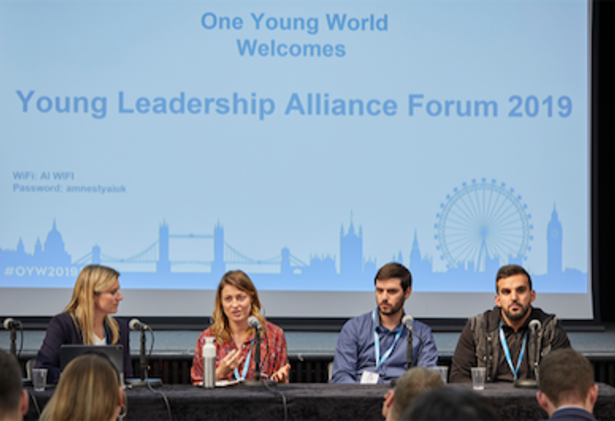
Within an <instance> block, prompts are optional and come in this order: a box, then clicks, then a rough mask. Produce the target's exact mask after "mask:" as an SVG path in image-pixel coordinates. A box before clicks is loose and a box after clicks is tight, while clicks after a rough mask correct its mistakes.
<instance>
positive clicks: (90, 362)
mask: <svg viewBox="0 0 615 421" xmlns="http://www.w3.org/2000/svg"><path fill="white" fill-rule="evenodd" d="M118 377H119V376H118V373H117V371H116V370H115V367H113V364H112V363H111V361H109V359H108V358H107V357H106V356H104V355H100V354H94V353H92V354H84V355H81V356H79V357H77V358H75V359H74V360H72V361H71V362H70V363H69V364H68V365H67V366H66V368H65V369H64V371H63V372H62V375H61V376H60V382H59V383H58V386H57V387H56V390H55V393H54V394H53V397H52V398H51V400H50V401H49V403H48V404H47V406H46V407H45V410H44V411H43V413H42V415H41V418H40V419H41V421H111V420H115V419H116V418H117V417H118V415H119V413H120V410H121V408H122V404H123V402H124V396H123V392H122V388H121V386H120V382H119V379H118Z"/></svg>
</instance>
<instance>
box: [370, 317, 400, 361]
mask: <svg viewBox="0 0 615 421" xmlns="http://www.w3.org/2000/svg"><path fill="white" fill-rule="evenodd" d="M372 320H373V321H374V325H375V324H376V309H374V312H373V313H372ZM402 332H403V329H402V330H400V331H399V332H397V335H395V340H394V341H393V344H392V345H391V346H390V347H389V349H387V351H386V352H385V353H384V355H383V356H382V359H380V338H379V337H378V331H377V329H376V326H374V353H375V354H376V370H378V368H380V366H381V365H382V363H384V362H385V361H386V360H387V358H389V356H390V355H391V352H393V348H395V344H396V343H397V341H398V340H399V338H400V337H401V333H402Z"/></svg>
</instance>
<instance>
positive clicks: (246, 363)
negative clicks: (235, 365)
mask: <svg viewBox="0 0 615 421" xmlns="http://www.w3.org/2000/svg"><path fill="white" fill-rule="evenodd" d="M253 346H254V339H252V341H251V342H250V352H248V356H247V357H246V360H245V361H244V363H243V370H242V373H241V377H239V370H237V369H235V371H234V373H235V378H236V379H237V380H245V379H246V375H247V374H248V368H249V367H250V357H252V347H253Z"/></svg>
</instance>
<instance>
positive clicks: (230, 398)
mask: <svg viewBox="0 0 615 421" xmlns="http://www.w3.org/2000/svg"><path fill="white" fill-rule="evenodd" d="M447 387H461V388H471V387H472V386H471V385H469V384H454V385H448V386H447ZM389 389H390V386H388V385H335V384H319V383H311V384H310V383H296V384H282V385H257V386H246V385H235V386H228V387H225V388H216V389H202V388H199V387H194V386H190V385H163V386H161V387H157V388H153V389H151V390H150V389H149V388H146V387H140V388H133V389H129V390H127V391H126V395H127V398H128V414H127V416H126V418H125V419H126V420H151V421H158V420H160V421H164V420H175V421H184V420H185V421H188V420H190V421H191V420H280V421H282V420H285V419H288V420H319V421H320V420H346V419H348V420H375V421H376V420H377V421H382V420H383V417H382V414H381V411H382V402H383V396H384V394H385V393H386V392H387V391H388V390H389ZM28 392H29V393H30V395H31V399H30V409H29V412H28V414H27V416H26V417H25V419H26V420H37V419H38V413H37V411H38V410H42V408H43V407H44V405H45V404H46V403H47V401H48V400H49V399H50V398H51V396H52V394H53V389H48V390H45V391H44V392H34V391H33V390H32V389H31V388H29V389H28ZM476 393H478V394H479V395H481V396H484V397H485V399H486V400H488V401H489V402H490V403H491V404H492V405H493V406H494V407H495V408H497V410H498V411H499V413H500V417H501V419H502V420H538V419H544V418H546V417H547V414H546V413H545V412H544V411H543V410H542V409H541V408H540V406H538V403H537V402H536V398H535V395H536V390H535V389H518V388H514V387H513V386H512V385H510V384H487V385H486V386H485V389H484V390H481V391H476ZM167 403H168V405H167ZM37 408H38V409H37ZM594 414H595V415H596V418H597V419H599V420H615V388H613V387H612V386H609V385H606V384H599V395H598V401H597V403H596V406H595V409H594Z"/></svg>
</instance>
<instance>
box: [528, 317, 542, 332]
mask: <svg viewBox="0 0 615 421" xmlns="http://www.w3.org/2000/svg"><path fill="white" fill-rule="evenodd" d="M529 326H530V330H538V329H540V326H542V324H541V323H540V320H536V319H534V320H532V321H531V322H530V324H529Z"/></svg>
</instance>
